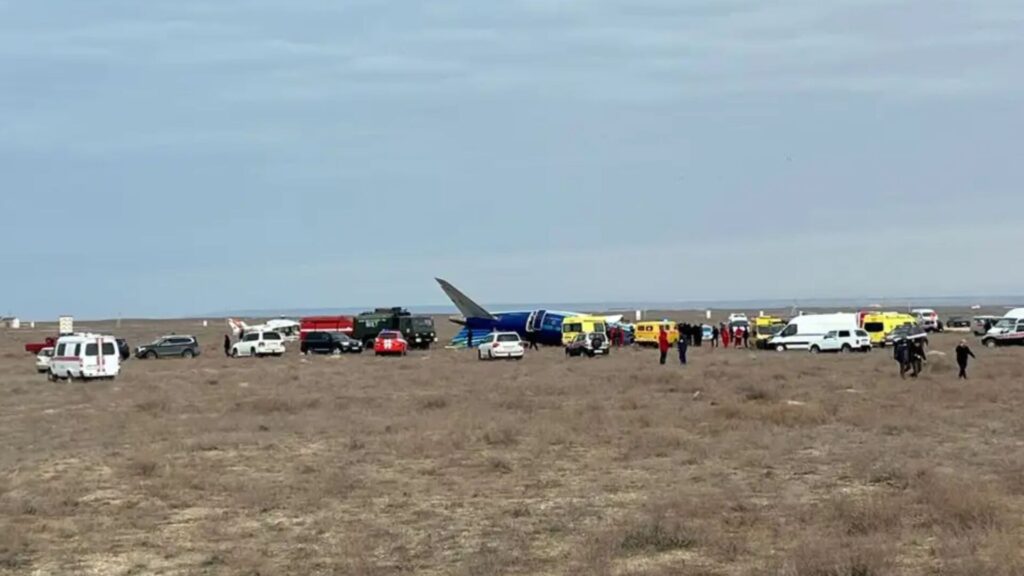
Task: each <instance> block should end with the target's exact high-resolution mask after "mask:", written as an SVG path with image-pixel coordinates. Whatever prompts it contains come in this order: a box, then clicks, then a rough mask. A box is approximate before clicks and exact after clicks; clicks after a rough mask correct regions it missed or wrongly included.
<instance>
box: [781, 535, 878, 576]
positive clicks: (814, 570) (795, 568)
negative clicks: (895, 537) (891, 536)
mask: <svg viewBox="0 0 1024 576" xmlns="http://www.w3.org/2000/svg"><path fill="white" fill-rule="evenodd" d="M895 568H896V563H895V558H894V552H893V550H892V548H891V546H889V545H888V544H887V542H886V541H885V540H883V539H881V538H869V539H863V538H858V539H850V538H839V537H833V538H828V537H827V536H811V535H805V536H804V537H803V538H801V539H800V541H799V543H798V544H797V545H796V547H795V548H794V549H793V550H792V551H791V552H790V553H789V557H788V559H787V560H786V561H785V563H784V565H783V568H782V569H777V570H774V571H773V572H775V573H776V574H779V576H892V575H893V574H896V572H895Z"/></svg>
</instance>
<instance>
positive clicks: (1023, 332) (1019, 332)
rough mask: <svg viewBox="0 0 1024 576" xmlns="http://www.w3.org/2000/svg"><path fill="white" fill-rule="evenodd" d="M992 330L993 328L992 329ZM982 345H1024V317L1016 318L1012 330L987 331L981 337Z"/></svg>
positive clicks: (989, 346) (990, 346)
mask: <svg viewBox="0 0 1024 576" xmlns="http://www.w3.org/2000/svg"><path fill="white" fill-rule="evenodd" d="M993 332H994V330H993ZM981 343H982V345H984V346H986V347H988V348H995V347H996V346H1022V345H1024V318H1021V319H1017V323H1016V324H1015V325H1014V327H1013V329H1012V330H1003V331H1000V332H998V333H992V332H990V333H988V334H986V335H985V336H983V337H982V338H981Z"/></svg>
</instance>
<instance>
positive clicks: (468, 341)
mask: <svg viewBox="0 0 1024 576" xmlns="http://www.w3.org/2000/svg"><path fill="white" fill-rule="evenodd" d="M466 348H468V349H472V348H473V330H472V329H471V328H467V329H466Z"/></svg>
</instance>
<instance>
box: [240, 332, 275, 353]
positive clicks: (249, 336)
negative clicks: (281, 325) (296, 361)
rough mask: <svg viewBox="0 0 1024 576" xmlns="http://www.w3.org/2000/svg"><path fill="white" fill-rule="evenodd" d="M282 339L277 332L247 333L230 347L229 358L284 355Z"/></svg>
mask: <svg viewBox="0 0 1024 576" xmlns="http://www.w3.org/2000/svg"><path fill="white" fill-rule="evenodd" d="M284 338H285V337H284V336H282V335H281V334H280V333H279V332H273V331H269V332H248V333H246V335H245V336H242V340H241V341H240V342H235V345H234V346H232V347H231V357H232V358H240V357H243V356H256V357H260V358H262V357H263V356H281V355H283V354H284V353H285V346H284Z"/></svg>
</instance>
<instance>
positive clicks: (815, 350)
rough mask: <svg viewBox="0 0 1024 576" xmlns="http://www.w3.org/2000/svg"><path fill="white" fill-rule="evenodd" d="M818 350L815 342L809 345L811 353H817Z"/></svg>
mask: <svg viewBox="0 0 1024 576" xmlns="http://www.w3.org/2000/svg"><path fill="white" fill-rule="evenodd" d="M818 352H821V348H818V345H817V344H815V345H814V346H811V354H817V353H818Z"/></svg>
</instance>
